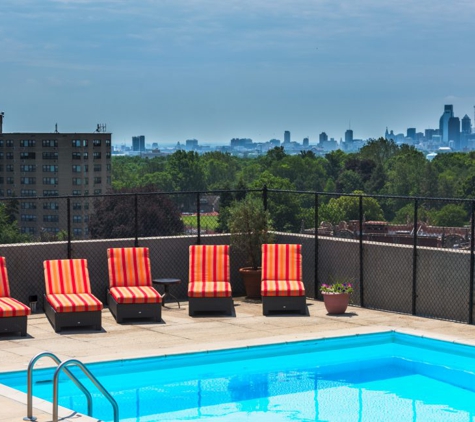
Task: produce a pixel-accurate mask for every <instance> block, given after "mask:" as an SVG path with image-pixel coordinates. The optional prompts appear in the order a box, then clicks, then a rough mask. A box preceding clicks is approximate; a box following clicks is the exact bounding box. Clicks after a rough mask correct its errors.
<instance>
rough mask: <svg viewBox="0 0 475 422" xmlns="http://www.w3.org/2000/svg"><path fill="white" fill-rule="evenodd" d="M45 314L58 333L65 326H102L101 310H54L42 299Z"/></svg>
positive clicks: (99, 327) (97, 328) (94, 327)
mask: <svg viewBox="0 0 475 422" xmlns="http://www.w3.org/2000/svg"><path fill="white" fill-rule="evenodd" d="M44 307H45V314H46V316H47V317H48V320H49V322H50V324H51V325H52V326H53V328H54V331H55V332H57V333H59V332H60V331H61V330H62V329H63V328H65V327H68V328H70V327H91V326H92V328H93V329H94V330H100V329H101V328H102V313H101V311H87V312H56V311H55V310H54V308H53V307H52V306H51V305H50V304H49V302H48V301H47V300H46V297H45V301H44Z"/></svg>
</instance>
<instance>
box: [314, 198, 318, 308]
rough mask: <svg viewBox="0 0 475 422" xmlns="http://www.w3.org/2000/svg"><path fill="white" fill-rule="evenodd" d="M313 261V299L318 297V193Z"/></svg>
mask: <svg viewBox="0 0 475 422" xmlns="http://www.w3.org/2000/svg"><path fill="white" fill-rule="evenodd" d="M314 224H315V225H314V227H315V262H314V276H315V281H314V290H315V293H314V299H317V297H318V193H315V222H314Z"/></svg>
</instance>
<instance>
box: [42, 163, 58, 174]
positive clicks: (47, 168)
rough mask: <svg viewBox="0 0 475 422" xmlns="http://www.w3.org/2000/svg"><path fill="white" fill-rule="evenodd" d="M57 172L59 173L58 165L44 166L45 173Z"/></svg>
mask: <svg viewBox="0 0 475 422" xmlns="http://www.w3.org/2000/svg"><path fill="white" fill-rule="evenodd" d="M57 172H58V166H57V165H56V164H53V165H44V166H43V173H57Z"/></svg>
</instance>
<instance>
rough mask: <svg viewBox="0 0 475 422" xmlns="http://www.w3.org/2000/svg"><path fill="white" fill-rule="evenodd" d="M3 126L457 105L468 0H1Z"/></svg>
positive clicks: (151, 125) (217, 127)
mask: <svg viewBox="0 0 475 422" xmlns="http://www.w3.org/2000/svg"><path fill="white" fill-rule="evenodd" d="M0 22H1V24H0V110H2V111H4V112H5V121H4V132H23V131H25V132H43V131H44V132H51V131H53V130H54V125H55V123H58V129H59V131H60V132H89V131H94V130H95V128H96V125H97V123H106V124H107V129H108V131H110V132H112V133H113V138H112V139H113V141H114V142H116V143H120V142H123V141H126V142H130V141H131V137H132V136H133V135H145V136H146V142H147V143H149V142H159V143H170V142H177V141H181V142H183V141H185V140H186V139H189V138H196V139H198V140H199V141H200V143H201V144H206V143H210V142H220V143H223V144H228V143H229V140H230V139H231V138H233V137H241V138H244V137H246V138H252V139H253V140H254V141H256V142H257V141H267V140H269V139H271V138H278V139H281V140H283V133H284V130H290V131H291V134H292V140H294V141H298V142H301V141H302V139H303V138H304V137H306V136H309V137H310V143H311V144H312V143H316V142H318V135H319V134H320V133H321V132H323V131H325V132H326V133H327V134H328V135H329V137H334V138H335V139H338V140H339V139H340V137H343V136H344V132H345V130H346V129H347V128H348V127H349V125H350V124H351V128H352V129H353V130H354V136H355V137H356V138H364V139H366V138H369V137H371V138H376V137H379V136H381V135H382V134H384V131H385V128H386V126H388V127H389V129H393V130H394V131H395V132H396V133H398V132H404V133H405V131H406V129H407V128H408V127H416V128H417V130H418V131H419V130H420V131H422V130H423V129H425V128H428V127H431V128H434V127H438V121H439V117H440V116H441V114H442V112H443V106H444V104H453V105H454V111H455V115H456V116H458V117H460V118H462V117H463V116H464V115H465V114H468V115H469V116H470V118H471V119H472V120H473V113H474V108H473V106H474V105H475V1H474V0H452V1H442V0H272V1H271V0H1V1H0Z"/></svg>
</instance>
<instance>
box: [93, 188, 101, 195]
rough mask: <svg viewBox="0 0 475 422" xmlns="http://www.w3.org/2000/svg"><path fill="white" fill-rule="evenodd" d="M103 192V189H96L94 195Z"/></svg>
mask: <svg viewBox="0 0 475 422" xmlns="http://www.w3.org/2000/svg"><path fill="white" fill-rule="evenodd" d="M101 193H102V189H94V195H100V194H101Z"/></svg>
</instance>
